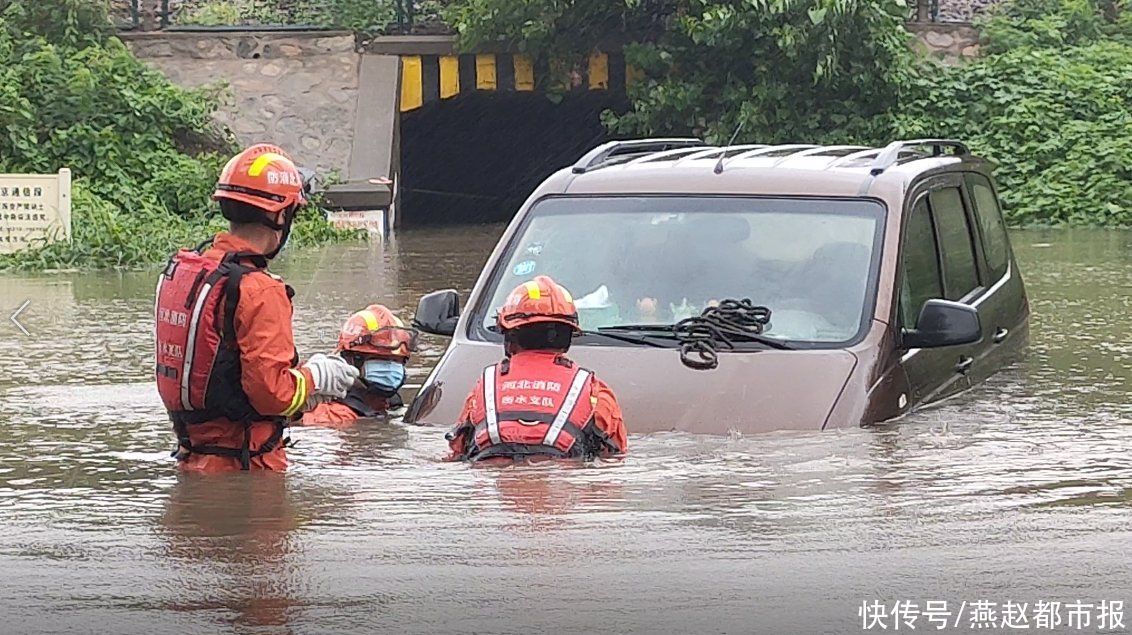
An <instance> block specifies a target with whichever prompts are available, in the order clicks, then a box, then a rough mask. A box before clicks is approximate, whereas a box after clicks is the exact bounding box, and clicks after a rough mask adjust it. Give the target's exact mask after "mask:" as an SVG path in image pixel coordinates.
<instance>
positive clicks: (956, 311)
mask: <svg viewBox="0 0 1132 635" xmlns="http://www.w3.org/2000/svg"><path fill="white" fill-rule="evenodd" d="M982 338H983V327H982V324H981V323H980V322H979V311H978V309H976V308H975V307H973V306H970V305H967V304H962V303H959V302H952V301H950V300H928V301H927V302H925V303H924V308H922V309H920V317H919V319H917V320H916V328H915V329H905V330H904V333H903V341H904V347H905V348H939V347H941V346H957V345H959V344H973V343H975V342H978V341H979V340H981V339H982Z"/></svg>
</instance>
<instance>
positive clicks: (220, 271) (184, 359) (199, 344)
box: [155, 241, 298, 469]
mask: <svg viewBox="0 0 1132 635" xmlns="http://www.w3.org/2000/svg"><path fill="white" fill-rule="evenodd" d="M209 242H210V241H206V242H205V243H202V244H201V245H199V246H198V247H197V248H196V249H182V250H180V251H178V252H177V253H176V254H174V255H173V257H172V258H170V259H169V264H168V265H167V266H166V267H165V270H164V271H163V272H162V273H161V275H160V277H159V278H158V281H157V302H156V311H155V313H156V315H155V319H156V321H155V324H156V327H155V333H156V360H157V368H156V376H157V391H158V393H160V395H161V401H162V402H163V403H164V404H165V409H166V410H167V411H168V412H169V418H170V419H171V420H172V421H173V429H174V431H175V432H176V434H177V438H178V441H179V443H180V447H179V448H178V450H175V451H174V455H175V456H180V457H181V458H184V457H185V456H187V454H184V452H185V451H187V452H195V453H198V454H215V455H220V456H232V457H237V458H239V459H240V461H241V465H242V467H243V468H244V469H248V468H249V461H250V459H251V458H252V457H255V456H259V455H261V454H266V453H268V452H271V451H272V450H274V449H275V447H276V445H277V444H278V443H279V441H280V440H281V439H282V437H283V434H284V429H285V427H286V419H285V418H283V417H278V416H268V415H264V414H261V413H259V412H257V411H256V409H255V408H254V407H253V406H252V405H251V402H250V400H249V399H248V396H247V394H246V393H244V389H243V384H242V383H241V369H240V349H239V346H238V345H237V343H236V327H235V315H236V305H237V304H238V303H239V301H240V280H241V279H242V278H243V277H244V276H245V275H248V274H250V273H253V272H261V271H264V270H265V269H266V267H267V259H266V258H264V256H262V255H260V254H252V253H228V254H225V255H224V257H223V258H222V259H221V260H219V261H217V260H214V259H212V258H207V257H205V256H204V255H203V251H204V248H205V247H206V246H207V245H208V244H209ZM244 263H249V264H244ZM249 265H250V266H249ZM287 295H288V297H291V296H292V295H293V291H292V290H291V289H290V288H289V287H288V289H287ZM221 309H223V311H221ZM297 362H298V356H297V355H296V357H295V360H294V362H293V363H297ZM221 418H224V419H228V420H230V421H232V422H235V423H238V424H240V425H243V426H244V443H243V447H240V448H225V447H219V446H193V445H192V443H190V441H189V435H188V426H190V425H193V424H197V423H204V422H206V421H214V420H217V419H221ZM265 420H267V421H273V422H274V423H275V424H276V431H275V434H273V435H272V436H271V437H270V438H269V439H268V441H267V442H266V443H265V444H264V445H262V446H261V447H260V448H259V449H258V450H256V451H255V452H251V451H250V450H249V447H248V445H249V442H250V426H251V424H252V423H253V422H257V421H265Z"/></svg>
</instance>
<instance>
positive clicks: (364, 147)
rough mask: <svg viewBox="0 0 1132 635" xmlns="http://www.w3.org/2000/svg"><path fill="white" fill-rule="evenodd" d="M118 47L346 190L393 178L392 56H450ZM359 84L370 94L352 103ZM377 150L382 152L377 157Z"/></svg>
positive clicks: (258, 47) (948, 44)
mask: <svg viewBox="0 0 1132 635" xmlns="http://www.w3.org/2000/svg"><path fill="white" fill-rule="evenodd" d="M908 26H909V30H911V31H912V33H913V34H915V35H916V36H917V38H918V43H917V44H916V46H917V48H919V49H920V50H921V51H922V52H923V53H924V54H927V55H932V56H936V57H939V58H941V59H943V60H946V61H949V62H958V61H960V60H962V59H965V58H971V57H974V56H976V55H978V33H977V31H976V30H975V29H974V28H972V27H971V26H969V25H963V24H943V23H913V24H909V25H908ZM121 37H122V39H123V40H124V41H125V42H126V43H127V45H128V46H129V47H130V49H131V50H132V51H133V52H134V54H135V55H136V56H138V58H140V59H142V60H144V61H145V62H147V63H149V64H150V65H152V66H153V67H155V68H157V69H159V70H160V71H161V72H163V73H165V75H166V76H167V77H169V79H171V80H173V81H174V82H176V83H179V84H181V85H184V86H190V87H197V86H204V85H208V84H216V83H226V84H227V85H228V91H227V97H226V102H225V104H224V106H223V108H222V109H221V110H220V112H218V113H217V115H216V118H217V120H218V121H219V122H220V123H222V124H224V125H227V126H228V127H229V128H230V129H231V130H232V131H233V132H234V133H235V134H236V136H237V138H238V139H239V141H240V142H241V143H253V142H257V141H271V142H274V143H277V144H279V145H281V146H283V147H284V148H286V149H287V150H288V151H290V152H292V153H293V154H294V155H295V157H296V158H297V159H298V160H299V161H300V162H301V163H302V164H303V165H307V166H312V167H314V168H316V169H317V170H318V171H319V172H320V173H323V174H326V173H329V172H335V173H338V174H340V175H341V176H342V177H344V178H345V177H347V176H348V177H349V179H350V180H354V181H357V180H366V179H371V178H376V177H384V176H392V175H393V174H392V173H393V172H395V169H396V157H395V156H393V157H390V156H389V154H390V153H391V152H393V151H394V147H393V146H394V145H395V131H394V130H393V129H392V128H391V126H393V125H394V123H395V120H396V104H395V103H393V104H390V103H387V102H389V101H390V99H393V100H394V101H395V99H396V97H395V95H396V90H397V87H396V86H395V85H389V86H387V85H385V84H396V82H397V59H396V57H395V56H397V55H424V54H431V55H445V54H449V53H451V52H452V50H453V41H454V39H453V38H452V37H451V36H389V37H382V38H377V39H376V40H374V41H371V42H369V43H368V46H367V47H366V50H365V52H360V51H359V50H358V48H357V46H356V43H355V39H354V36H353V35H352V34H351V33H348V32H328V31H308V32H302V31H299V32H288V31H284V32H271V31H244V32H218V31H211V32H208V31H197V32H192V31H156V32H139V33H124V34H123V35H122V36H121ZM363 57H364V58H366V60H367V62H366V64H363V63H362V59H363ZM371 57H372V58H374V59H372V60H371V59H370V58H371ZM379 59H380V61H379ZM371 62H372V63H371ZM360 77H361V78H362V79H359V78H360ZM359 82H365V83H366V84H367V86H368V87H369V90H363V91H361V92H360V93H359ZM374 82H380V83H381V84H382V85H381V86H378V87H376V88H377V89H376V90H375V89H374V88H375V87H373V86H369V85H370V84H373V83H374ZM391 95H392V96H391ZM359 99H360V100H361V103H360V104H359ZM391 106H392V108H393V109H392V110H390V107H391ZM379 110H380V111H381V112H378V111H379ZM363 135H364V136H365V138H361V137H362V136H363ZM355 141H357V143H358V144H359V145H358V146H357V147H355ZM378 145H381V146H382V148H381V149H375V146H378ZM350 172H355V174H349V173H350Z"/></svg>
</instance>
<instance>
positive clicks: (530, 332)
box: [447, 276, 628, 461]
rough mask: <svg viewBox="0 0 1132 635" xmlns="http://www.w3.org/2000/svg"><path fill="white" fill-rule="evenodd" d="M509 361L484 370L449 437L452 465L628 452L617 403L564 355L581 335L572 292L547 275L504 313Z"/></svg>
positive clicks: (521, 289)
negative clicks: (490, 460) (534, 457)
mask: <svg viewBox="0 0 1132 635" xmlns="http://www.w3.org/2000/svg"><path fill="white" fill-rule="evenodd" d="M496 324H497V325H498V327H499V330H500V331H501V332H502V333H503V346H504V352H505V354H506V358H505V359H504V360H503V361H501V362H499V363H498V364H494V365H492V366H488V367H487V368H485V369H484V371H483V374H482V376H481V377H480V379H479V381H478V382H477V383H476V387H475V388H474V389H472V392H471V394H469V395H468V398H467V400H466V401H465V402H464V409H463V411H462V412H461V414H460V419H459V422H458V423H457V424H456V427H455V428H453V429H452V431H450V432H449V433H448V435H447V439H448V443H449V447H450V448H451V450H452V453H451V455H450V456H449V458H450V459H452V460H459V459H464V460H470V461H480V460H484V459H519V458H524V457H530V456H543V457H553V458H573V457H591V456H594V455H611V454H621V453H624V452H625V451H627V450H628V438H627V433H626V431H625V424H624V422H623V421H622V418H621V407H620V406H618V405H617V398H616V397H615V396H614V395H613V391H612V390H610V389H609V386H607V385H606V384H605V383H604V382H602V381H601V380H600V379H598V378H597V377H595V376H594V374H593V372H591V371H589V370H586V369H584V368H581V367H579V366H578V365H577V364H575V363H574V362H572V361H570V359H568V358H567V357H566V352H567V351H568V350H569V349H570V341H571V339H572V338H573V336H574V335H575V334H577V333H578V332H580V330H579V327H578V311H577V310H576V309H575V308H574V300H573V298H572V297H571V296H570V293H569V292H568V291H567V290H566V289H564V288H563V287H561V286H559V285H558V284H557V283H556V282H554V280H551V279H550V278H549V277H547V276H538V277H536V278H535V279H534V280H531V281H530V282H527V283H524V284H521V285H519V286H518V287H515V290H514V291H512V292H511V294H510V295H509V296H507V301H506V302H505V303H504V305H503V308H501V309H500V310H499V315H498V317H497V318H496Z"/></svg>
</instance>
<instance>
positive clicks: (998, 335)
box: [994, 326, 1010, 344]
mask: <svg viewBox="0 0 1132 635" xmlns="http://www.w3.org/2000/svg"><path fill="white" fill-rule="evenodd" d="M1007 335H1010V329H1006V328H1002V327H1001V326H1000V327H998V330H997V331H995V332H994V343H995V344H1001V343H1002V342H1003V341H1005V340H1006V336H1007Z"/></svg>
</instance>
